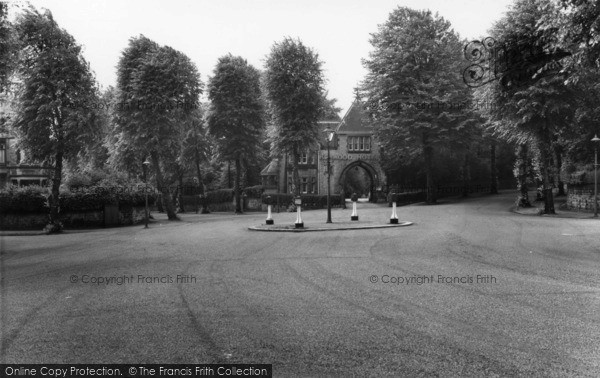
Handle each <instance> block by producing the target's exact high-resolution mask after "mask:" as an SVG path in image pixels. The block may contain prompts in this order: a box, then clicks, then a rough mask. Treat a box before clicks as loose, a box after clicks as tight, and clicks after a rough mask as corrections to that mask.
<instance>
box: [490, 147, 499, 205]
mask: <svg viewBox="0 0 600 378" xmlns="http://www.w3.org/2000/svg"><path fill="white" fill-rule="evenodd" d="M490 194H498V167H497V166H496V142H495V141H492V142H491V143H490Z"/></svg>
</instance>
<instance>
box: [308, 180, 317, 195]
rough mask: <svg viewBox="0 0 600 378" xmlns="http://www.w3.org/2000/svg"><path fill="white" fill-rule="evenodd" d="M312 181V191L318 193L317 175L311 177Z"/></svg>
mask: <svg viewBox="0 0 600 378" xmlns="http://www.w3.org/2000/svg"><path fill="white" fill-rule="evenodd" d="M310 182H311V188H310V192H311V193H316V192H317V178H316V177H311V178H310Z"/></svg>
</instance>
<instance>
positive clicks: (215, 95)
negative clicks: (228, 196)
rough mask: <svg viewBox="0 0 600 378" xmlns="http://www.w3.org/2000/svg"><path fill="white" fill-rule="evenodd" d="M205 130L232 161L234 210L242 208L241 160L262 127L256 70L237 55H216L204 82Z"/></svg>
mask: <svg viewBox="0 0 600 378" xmlns="http://www.w3.org/2000/svg"><path fill="white" fill-rule="evenodd" d="M208 98H209V99H210V101H211V108H210V111H209V114H208V131H209V132H210V133H211V135H212V136H213V137H214V138H215V140H216V143H217V145H218V146H219V151H220V153H221V156H223V158H224V159H226V160H231V161H233V162H234V163H235V183H234V190H235V203H236V206H235V212H236V213H237V214H239V213H241V212H242V205H241V183H240V181H241V173H242V164H244V163H245V162H247V161H248V160H250V159H252V158H254V157H255V156H256V150H257V148H258V147H259V145H260V143H261V140H260V136H261V132H262V129H263V127H264V109H263V103H262V101H261V92H260V73H259V72H258V70H257V69H256V68H254V67H253V66H251V65H249V64H248V62H247V61H246V60H245V59H243V58H241V57H238V56H232V55H231V54H229V55H226V56H223V57H221V58H219V61H218V62H217V66H216V67H215V70H214V76H213V77H211V78H210V81H209V84H208Z"/></svg>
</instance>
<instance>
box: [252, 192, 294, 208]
mask: <svg viewBox="0 0 600 378" xmlns="http://www.w3.org/2000/svg"><path fill="white" fill-rule="evenodd" d="M267 196H271V205H277V203H278V202H277V199H279V205H280V206H287V205H289V204H291V203H294V196H293V195H291V194H286V193H271V194H267V193H263V195H262V196H261V197H260V199H261V201H262V203H265V199H266V198H267Z"/></svg>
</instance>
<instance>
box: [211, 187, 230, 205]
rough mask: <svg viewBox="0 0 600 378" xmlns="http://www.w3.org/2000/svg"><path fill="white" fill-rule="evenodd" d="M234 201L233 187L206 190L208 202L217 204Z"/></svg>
mask: <svg viewBox="0 0 600 378" xmlns="http://www.w3.org/2000/svg"><path fill="white" fill-rule="evenodd" d="M232 201H233V189H218V190H211V191H210V192H206V202H207V203H208V204H216V203H223V202H232Z"/></svg>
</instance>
